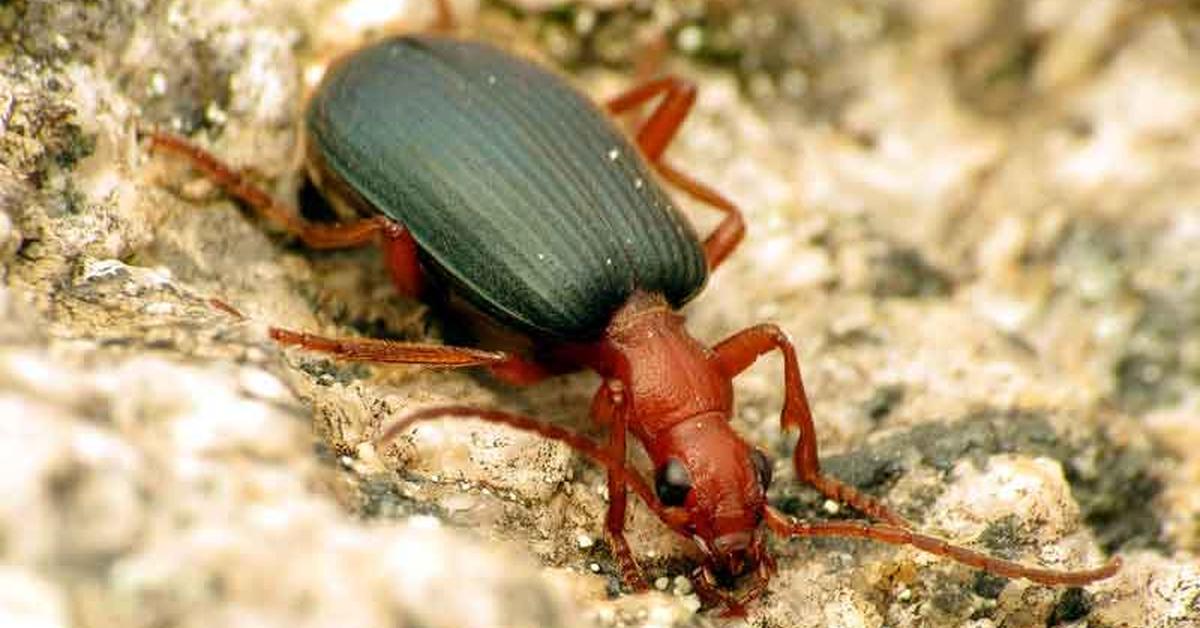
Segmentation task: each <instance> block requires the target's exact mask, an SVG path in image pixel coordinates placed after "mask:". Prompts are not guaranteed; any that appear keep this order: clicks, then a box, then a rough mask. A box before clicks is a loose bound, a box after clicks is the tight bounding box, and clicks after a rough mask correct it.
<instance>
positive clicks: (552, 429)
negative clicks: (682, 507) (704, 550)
mask: <svg viewBox="0 0 1200 628" xmlns="http://www.w3.org/2000/svg"><path fill="white" fill-rule="evenodd" d="M446 418H471V419H479V420H481V421H488V422H491V423H499V424H501V425H507V426H508V427H511V428H514V429H518V430H521V431H523V432H532V433H534V434H537V435H539V436H542V437H545V438H549V439H550V440H556V441H559V442H561V443H563V444H565V445H567V446H568V447H570V448H571V449H574V450H575V451H578V452H579V453H581V454H583V455H584V456H587V457H588V458H591V459H592V461H593V462H595V463H597V464H599V465H600V466H602V467H604V468H605V469H606V470H609V471H614V470H615V471H617V472H618V473H620V474H621V476H622V480H623V481H624V482H625V485H626V486H628V487H629V489H630V490H632V491H633V492H634V493H637V495H638V497H640V498H641V499H642V501H643V502H645V504H646V506H647V507H649V508H650V510H652V511H653V512H654V514H656V515H658V517H659V519H662V521H663V522H664V523H666V524H667V525H668V526H670V527H672V528H674V529H678V519H679V518H678V517H676V516H672V515H671V513H668V512H667V511H666V509H664V508H663V506H662V504H660V503H659V502H658V498H657V497H655V495H654V491H653V490H652V489H651V488H650V485H649V484H647V483H646V481H645V480H643V479H642V477H641V476H640V475H638V473H637V471H636V470H634V469H631V468H630V467H629V466H624V467H623V468H622V465H620V464H618V462H617V460H615V459H613V457H612V456H611V455H609V453H608V452H607V451H605V450H603V449H601V448H600V446H598V445H596V443H593V442H592V441H591V440H589V439H587V438H585V437H583V436H580V435H579V434H576V433H575V432H572V431H570V430H565V429H563V428H561V427H558V426H556V425H547V424H545V423H542V422H541V421H538V420H537V419H534V418H532V417H528V416H524V415H520V414H510V413H508V412H502V411H500V410H487V409H483V408H472V407H470V406H436V407H433V408H425V409H422V410H418V411H416V412H414V413H412V414H410V415H408V416H406V417H404V418H403V419H400V420H399V421H396V422H395V423H393V424H392V425H390V426H388V428H387V430H385V431H384V432H383V435H382V436H380V437H379V438H378V439H376V440H375V444H376V447H382V446H383V445H386V444H387V443H389V442H391V440H392V439H394V438H396V437H397V436H399V435H400V433H401V432H403V431H404V430H406V429H408V428H409V427H411V426H412V425H413V424H415V423H419V422H422V421H431V420H433V419H446Z"/></svg>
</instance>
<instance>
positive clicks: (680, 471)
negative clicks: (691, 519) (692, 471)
mask: <svg viewBox="0 0 1200 628" xmlns="http://www.w3.org/2000/svg"><path fill="white" fill-rule="evenodd" d="M691 490H692V476H691V475H689V474H688V470H687V467H685V466H683V463H682V462H680V461H679V460H677V459H675V458H667V462H666V464H664V465H663V466H661V467H659V468H658V471H656V472H655V473H654V492H655V493H657V494H658V501H660V502H662V504H663V505H664V506H672V507H674V506H682V505H683V502H684V500H686V499H687V495H688V493H689V492H690V491H691Z"/></svg>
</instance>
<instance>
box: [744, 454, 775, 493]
mask: <svg viewBox="0 0 1200 628" xmlns="http://www.w3.org/2000/svg"><path fill="white" fill-rule="evenodd" d="M750 462H752V463H754V472H755V473H756V474H757V475H758V483H759V485H760V486H762V488H763V490H764V491H765V490H767V489H768V488H770V486H771V471H772V467H773V466H774V465H772V464H771V460H770V459H769V458H767V454H764V453H763V452H762V450H761V449H755V450H753V451H751V452H750Z"/></svg>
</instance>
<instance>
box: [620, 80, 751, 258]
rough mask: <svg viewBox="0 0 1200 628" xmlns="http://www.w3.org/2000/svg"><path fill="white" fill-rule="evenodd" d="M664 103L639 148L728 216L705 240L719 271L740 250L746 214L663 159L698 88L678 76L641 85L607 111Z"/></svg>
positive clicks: (667, 175) (672, 179)
mask: <svg viewBox="0 0 1200 628" xmlns="http://www.w3.org/2000/svg"><path fill="white" fill-rule="evenodd" d="M660 96H661V98H662V100H661V101H660V102H659V103H658V106H657V107H655V109H654V112H653V113H651V114H650V117H649V118H648V119H647V120H646V121H645V123H643V124H642V126H641V128H640V129H639V130H638V132H637V144H638V147H640V148H641V149H642V154H643V155H645V157H646V159H647V160H648V161H649V162H650V164H651V165H653V166H654V168H655V169H656V170H657V171H658V173H659V174H660V175H662V178H663V179H666V180H667V181H668V182H669V183H671V184H672V185H674V186H675V187H678V188H679V189H680V190H683V191H684V192H685V193H687V195H688V196H691V197H692V198H694V199H696V200H697V201H700V202H701V203H704V204H706V205H708V206H710V207H712V208H713V209H716V210H717V211H719V212H721V213H723V214H725V218H724V220H722V221H721V223H720V224H718V225H717V228H716V229H714V230H713V232H712V233H710V234H709V235H708V237H707V238H705V240H704V257H705V258H706V259H707V260H708V267H709V269H715V268H716V267H718V266H720V265H721V262H723V261H725V258H726V257H729V254H730V253H732V252H733V250H734V249H736V248H737V246H738V244H739V243H740V242H741V241H742V237H743V236H744V235H745V233H746V225H745V221H744V220H742V212H741V210H740V209H738V207H737V205H734V204H733V202H732V201H730V200H729V199H727V198H725V196H724V195H722V194H721V193H720V192H718V191H716V190H714V189H713V188H711V187H709V186H707V185H705V184H703V183H701V182H699V181H697V180H695V179H693V178H691V177H690V176H688V175H686V174H684V173H683V172H680V171H679V170H677V169H675V168H674V167H673V166H671V165H670V164H668V163H667V162H666V160H665V159H664V158H663V153H664V152H665V151H666V150H667V146H669V145H670V143H671V140H673V139H674V138H675V135H676V134H677V133H678V132H679V127H680V126H681V125H682V124H683V122H684V120H686V119H687V116H688V113H689V112H691V110H692V105H693V104H694V103H695V102H696V86H695V85H694V84H692V83H691V82H690V81H687V80H684V79H681V78H679V77H676V76H666V77H663V78H660V79H656V80H653V81H649V82H647V83H643V84H641V85H638V86H636V87H634V88H632V89H630V90H629V91H627V92H625V93H623V94H620V95H618V96H617V97H615V98H613V99H611V100H609V101H608V102H607V103H606V107H607V108H608V110H609V112H610V113H612V114H614V115H620V114H622V113H626V112H628V111H632V110H634V109H636V108H637V107H640V106H642V105H644V104H646V103H647V102H649V101H651V100H654V99H655V98H659V97H660Z"/></svg>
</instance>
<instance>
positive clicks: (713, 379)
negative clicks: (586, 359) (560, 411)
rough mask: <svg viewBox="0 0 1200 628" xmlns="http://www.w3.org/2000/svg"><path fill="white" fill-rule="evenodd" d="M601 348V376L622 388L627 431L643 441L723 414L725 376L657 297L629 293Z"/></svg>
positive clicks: (727, 394)
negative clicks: (629, 418)
mask: <svg viewBox="0 0 1200 628" xmlns="http://www.w3.org/2000/svg"><path fill="white" fill-rule="evenodd" d="M603 344H604V347H605V350H604V353H605V354H606V356H607V359H606V360H605V361H606V362H607V364H605V365H604V366H605V367H607V369H606V370H608V371H609V372H608V373H605V372H603V370H602V371H601V374H602V375H605V376H608V377H616V378H618V379H620V380H621V381H622V382H623V383H624V384H625V385H626V386H627V387H628V390H627V394H628V395H629V400H630V402H631V404H632V408H633V412H634V413H635V414H636V415H637V420H636V421H634V422H632V424H631V425H630V428H631V429H632V430H633V431H634V433H635V434H636V435H637V436H638V437H639V438H640V439H641V440H642V441H643V442H646V443H649V442H652V441H654V440H655V438H656V437H657V435H659V434H660V433H662V432H664V431H665V430H668V429H670V428H671V427H672V426H673V425H675V424H677V423H679V422H680V421H683V420H686V419H688V418H691V417H695V416H698V415H702V414H707V413H720V414H722V415H723V416H726V417H727V416H728V415H729V412H730V409H731V407H732V405H733V393H732V386H731V384H730V380H729V377H728V376H726V375H724V374H723V373H722V372H721V371H720V369H719V368H718V367H717V365H716V362H715V361H714V359H713V353H712V351H711V350H709V349H708V348H707V347H705V346H704V345H702V344H700V343H699V342H698V341H697V340H696V339H695V338H693V337H692V336H691V335H690V334H689V333H688V331H687V328H686V327H685V326H684V320H683V317H682V316H680V315H679V314H678V313H676V312H675V311H674V310H672V309H671V307H670V306H669V305H668V304H667V302H666V301H665V300H664V299H663V298H662V297H659V296H657V295H649V294H643V293H638V294H635V295H634V296H633V298H632V299H630V301H629V303H627V304H626V305H625V307H623V308H622V309H621V310H620V311H619V312H618V313H617V314H616V316H614V317H613V320H612V323H611V324H610V325H609V327H608V330H607V332H606V335H605V340H604V343H603ZM598 370H600V369H598Z"/></svg>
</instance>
